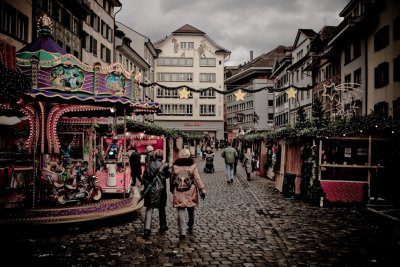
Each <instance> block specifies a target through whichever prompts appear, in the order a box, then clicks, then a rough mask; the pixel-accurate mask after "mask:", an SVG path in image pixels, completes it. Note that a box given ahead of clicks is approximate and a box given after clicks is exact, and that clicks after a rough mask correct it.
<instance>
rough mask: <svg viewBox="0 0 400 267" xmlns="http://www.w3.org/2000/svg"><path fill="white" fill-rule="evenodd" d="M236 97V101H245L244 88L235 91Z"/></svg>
mask: <svg viewBox="0 0 400 267" xmlns="http://www.w3.org/2000/svg"><path fill="white" fill-rule="evenodd" d="M234 95H235V97H236V101H239V100H242V101H244V97H245V96H246V93H245V92H243V91H242V89H239V90H238V91H237V92H235V93H234Z"/></svg>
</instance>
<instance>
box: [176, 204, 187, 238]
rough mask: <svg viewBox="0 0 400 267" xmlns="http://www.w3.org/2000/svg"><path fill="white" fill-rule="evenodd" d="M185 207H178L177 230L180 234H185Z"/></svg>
mask: <svg viewBox="0 0 400 267" xmlns="http://www.w3.org/2000/svg"><path fill="white" fill-rule="evenodd" d="M186 230H187V225H186V209H185V208H178V231H179V234H180V235H186Z"/></svg>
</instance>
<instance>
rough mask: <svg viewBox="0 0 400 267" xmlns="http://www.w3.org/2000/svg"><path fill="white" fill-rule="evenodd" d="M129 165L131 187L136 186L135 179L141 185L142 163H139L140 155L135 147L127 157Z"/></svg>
mask: <svg viewBox="0 0 400 267" xmlns="http://www.w3.org/2000/svg"><path fill="white" fill-rule="evenodd" d="M129 165H130V166H131V177H132V182H131V186H136V179H138V180H139V181H140V182H141V183H142V163H141V162H140V154H139V152H138V151H137V149H136V147H132V154H131V155H130V157H129Z"/></svg>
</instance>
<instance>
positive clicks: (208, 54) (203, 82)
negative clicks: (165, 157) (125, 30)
mask: <svg viewBox="0 0 400 267" xmlns="http://www.w3.org/2000/svg"><path fill="white" fill-rule="evenodd" d="M154 45H155V47H156V49H157V50H158V58H157V60H156V64H155V82H157V83H159V84H160V85H162V86H164V87H165V88H168V87H169V88H171V87H177V86H183V85H186V86H188V87H190V88H193V89H202V88H208V87H213V88H216V89H218V90H221V91H222V90H224V63H225V60H226V59H227V57H228V56H229V55H230V51H228V50H226V49H225V48H223V47H221V46H219V45H218V44H216V43H215V42H214V41H213V40H212V39H211V38H210V37H209V36H207V35H206V34H205V33H204V32H202V31H200V30H198V29H196V28H194V27H193V26H190V25H188V24H186V25H184V26H183V27H181V28H179V29H178V30H176V31H174V32H173V33H172V34H171V35H169V36H167V37H166V38H165V39H163V40H161V41H159V42H156V43H155V44H154ZM165 88H162V87H160V86H156V87H155V88H154V101H155V102H158V103H160V104H161V110H162V112H161V113H159V114H157V115H155V118H154V122H155V123H156V124H158V125H159V126H161V127H164V128H175V129H179V130H182V131H185V132H187V133H188V134H189V135H190V134H192V135H208V136H209V137H210V138H217V139H222V138H223V137H224V117H223V116H224V109H223V107H224V96H223V95H222V94H220V93H218V92H216V91H214V90H208V91H205V92H203V93H198V92H191V93H190V95H189V97H188V99H185V98H181V97H180V94H179V91H180V90H168V89H165ZM189 91H190V90H189Z"/></svg>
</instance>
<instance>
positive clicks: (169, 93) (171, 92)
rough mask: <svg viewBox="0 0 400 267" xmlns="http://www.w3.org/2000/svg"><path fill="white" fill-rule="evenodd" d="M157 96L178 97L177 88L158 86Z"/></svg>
mask: <svg viewBox="0 0 400 267" xmlns="http://www.w3.org/2000/svg"><path fill="white" fill-rule="evenodd" d="M157 97H158V98H178V90H167V89H162V88H160V87H158V88H157Z"/></svg>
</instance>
